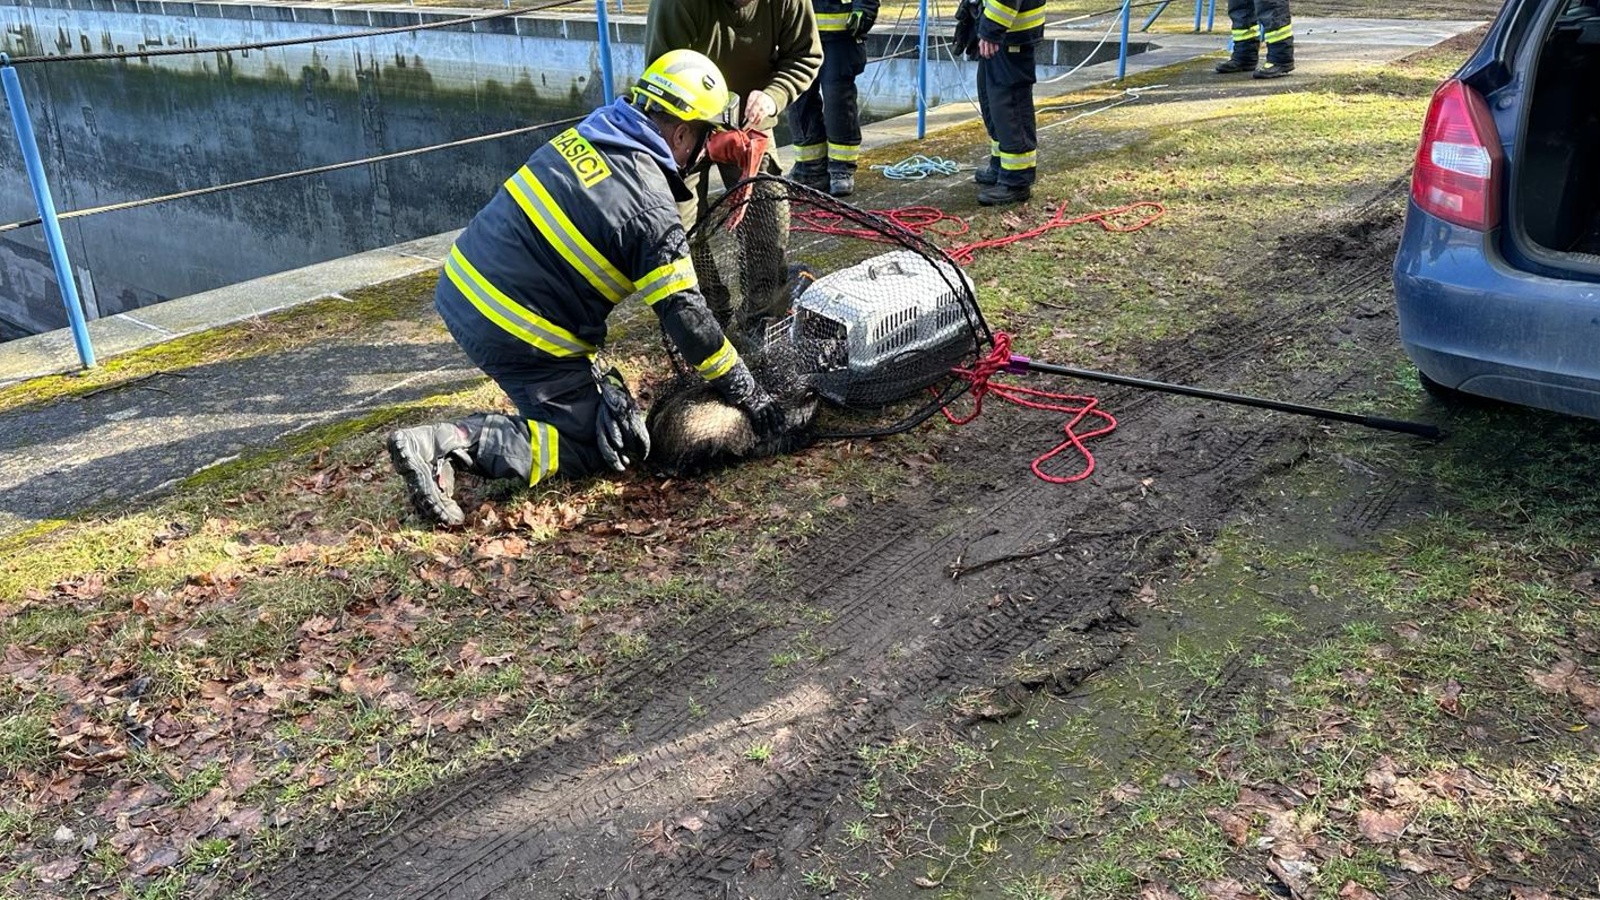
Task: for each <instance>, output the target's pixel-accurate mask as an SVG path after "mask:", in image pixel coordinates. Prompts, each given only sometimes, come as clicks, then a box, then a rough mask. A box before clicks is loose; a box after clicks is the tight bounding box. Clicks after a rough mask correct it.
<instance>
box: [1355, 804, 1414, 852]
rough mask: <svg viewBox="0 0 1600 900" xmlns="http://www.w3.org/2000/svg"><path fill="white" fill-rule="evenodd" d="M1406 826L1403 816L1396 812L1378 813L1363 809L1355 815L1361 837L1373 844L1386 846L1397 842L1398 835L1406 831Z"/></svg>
mask: <svg viewBox="0 0 1600 900" xmlns="http://www.w3.org/2000/svg"><path fill="white" fill-rule="evenodd" d="M1406 825H1407V821H1406V817H1405V815H1403V814H1402V813H1400V812H1399V811H1398V810H1392V809H1391V810H1385V811H1383V812H1378V811H1377V810H1372V809H1363V810H1361V811H1360V812H1358V813H1356V827H1357V828H1358V829H1360V831H1361V836H1362V837H1364V838H1366V839H1367V840H1369V841H1372V842H1373V843H1374V844H1388V843H1393V842H1394V841H1396V840H1399V838H1400V835H1401V834H1402V833H1403V832H1404V831H1405V830H1406Z"/></svg>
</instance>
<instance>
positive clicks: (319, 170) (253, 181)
mask: <svg viewBox="0 0 1600 900" xmlns="http://www.w3.org/2000/svg"><path fill="white" fill-rule="evenodd" d="M583 118H584V117H583V116H572V117H570V118H566V119H558V120H556V121H554V122H541V123H540V124H538V125H524V126H523V127H521V128H512V129H510V130H508V131H497V132H495V133H494V134H482V135H479V136H477V137H470V138H462V139H461V140H458V141H448V142H446V143H443V144H433V145H432V146H428V147H417V148H415V149H412V150H397V151H395V152H393V153H384V154H381V155H378V156H369V157H366V158H365V159H352V160H348V161H346V162H337V163H330V164H328V165H325V166H313V167H312V168H309V169H299V170H296V171H294V172H283V173H281V174H278V175H263V176H261V177H260V178H247V179H245V180H244V181H235V182H231V183H229V184H217V185H212V186H211V187H203V188H195V189H193V190H188V191H178V192H177V193H175V194H162V195H161V196H159V197H146V198H144V199H143V200H127V201H124V202H122V203H110V204H107V205H105V206H92V207H88V208H86V209H74V210H69V211H67V212H64V213H61V214H59V215H57V216H56V218H57V219H58V220H64V219H78V218H82V217H84V216H92V215H96V214H99V213H105V212H117V211H120V210H125V209H138V208H139V207H141V206H154V205H155V204H157V203H166V202H168V201H171V200H184V199H187V198H189V197H203V196H205V195H206V194H216V193H220V192H222V191H231V190H234V189H236V188H243V187H255V186H256V185H262V184H271V183H273V182H275V181H287V180H288V179H290V178H300V177H303V176H306V175H320V174H323V173H325V172H337V171H339V170H340V169H350V168H354V167H356V166H364V165H369V164H371V163H380V162H388V161H389V160H393V159H403V158H405V157H407V156H417V155H419V154H423V153H432V152H434V151H435V150H448V149H450V148H452V147H465V146H467V145H469V144H478V143H482V142H484V141H493V140H498V139H499V138H504V137H512V136H515V135H519V134H527V133H529V132H531V131H539V130H540V129H544V128H558V127H560V126H562V125H572V124H574V123H577V122H581V121H583ZM42 221H44V220H43V219H38V218H34V219H27V220H25V221H22V222H12V223H10V224H9V225H0V234H4V233H6V232H8V231H16V230H17V229H19V228H28V227H31V226H34V225H38V224H40V223H41V222H42Z"/></svg>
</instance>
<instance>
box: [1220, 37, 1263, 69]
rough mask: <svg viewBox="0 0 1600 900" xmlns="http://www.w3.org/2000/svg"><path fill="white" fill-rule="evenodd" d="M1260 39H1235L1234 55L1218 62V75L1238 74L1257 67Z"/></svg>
mask: <svg viewBox="0 0 1600 900" xmlns="http://www.w3.org/2000/svg"><path fill="white" fill-rule="evenodd" d="M1260 54H1261V42H1260V41H1235V42H1234V44H1233V55H1232V56H1230V57H1228V58H1227V59H1225V60H1223V61H1222V62H1219V63H1217V69H1216V71H1217V74H1218V75H1237V74H1239V73H1240V72H1249V71H1250V70H1252V69H1254V68H1255V67H1256V60H1257V59H1259V58H1260Z"/></svg>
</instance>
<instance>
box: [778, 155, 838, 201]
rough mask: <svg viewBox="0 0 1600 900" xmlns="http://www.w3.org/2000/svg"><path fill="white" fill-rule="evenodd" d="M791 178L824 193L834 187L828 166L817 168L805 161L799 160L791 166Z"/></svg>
mask: <svg viewBox="0 0 1600 900" xmlns="http://www.w3.org/2000/svg"><path fill="white" fill-rule="evenodd" d="M789 180H790V181H793V182H797V183H799V184H803V185H805V186H806V187H808V188H811V189H812V190H814V191H821V192H822V193H824V194H826V193H828V189H829V188H831V187H833V185H832V183H831V182H830V181H829V179H828V170H827V169H826V168H815V167H813V166H810V165H807V164H806V163H803V162H797V163H795V164H794V165H793V166H790V167H789Z"/></svg>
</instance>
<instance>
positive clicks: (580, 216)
mask: <svg viewBox="0 0 1600 900" xmlns="http://www.w3.org/2000/svg"><path fill="white" fill-rule="evenodd" d="M680 193H684V191H683V187H682V182H681V179H679V177H678V174H677V166H676V163H675V162H673V160H672V155H671V152H670V151H669V150H668V149H667V145H666V142H665V141H664V140H663V139H662V138H661V135H660V134H659V133H658V132H657V131H656V130H655V127H654V126H653V125H651V124H650V122H649V120H648V119H646V118H645V116H644V115H643V114H642V113H641V112H639V111H638V110H637V109H634V108H633V107H632V106H630V105H628V103H627V101H625V100H618V101H616V102H615V103H613V104H611V105H609V106H605V107H602V108H600V109H598V110H596V111H595V112H594V113H592V114H590V115H589V116H588V117H587V118H586V119H584V121H583V122H581V123H580V124H579V125H578V126H577V127H576V128H571V129H568V130H566V131H564V132H562V133H561V134H559V135H557V136H556V137H554V138H552V139H551V140H550V141H549V143H546V144H545V145H544V146H542V147H540V148H539V149H538V150H535V151H534V153H533V155H532V156H530V157H529V158H528V161H527V163H526V164H525V165H523V166H522V168H520V169H518V170H517V171H516V172H515V173H513V174H512V176H511V177H510V178H508V179H507V180H506V181H505V183H504V184H502V185H501V186H500V190H499V191H498V192H496V194H495V196H494V198H493V199H492V200H490V201H489V203H488V205H487V206H485V207H484V208H483V209H482V210H480V211H479V212H478V214H477V215H476V216H475V217H474V218H473V219H472V222H471V223H470V224H469V225H468V226H467V228H466V230H465V231H463V232H462V233H461V235H460V237H458V238H457V239H456V242H455V246H453V247H452V248H451V249H450V254H449V257H448V258H447V259H446V261H445V266H444V278H443V279H441V285H440V290H439V292H438V302H440V303H452V302H453V303H462V304H470V306H471V307H472V308H473V309H476V310H477V312H478V313H479V314H481V315H482V316H483V318H484V319H485V320H486V321H487V322H488V323H492V324H493V325H494V326H495V327H498V328H501V329H504V330H505V331H507V332H509V333H511V334H513V335H515V336H516V337H518V338H519V339H521V340H523V341H525V342H527V343H528V344H529V345H530V346H531V347H533V348H535V349H536V350H538V351H539V352H541V353H544V354H547V355H549V356H552V357H558V358H565V357H575V356H592V355H594V353H595V352H596V351H597V350H598V349H599V348H600V347H601V346H603V345H604V344H605V340H606V318H607V317H608V316H609V315H610V314H611V310H612V309H613V308H614V307H615V306H616V304H618V303H620V302H621V301H623V300H625V299H627V298H628V297H631V296H634V295H638V296H639V298H640V299H641V300H642V301H643V302H644V303H645V304H646V305H648V306H649V307H650V308H651V309H652V310H654V311H655V312H656V314H657V315H658V316H659V317H660V318H661V320H662V326H663V328H664V330H665V331H666V333H667V335H668V336H669V337H670V338H671V339H672V341H673V342H674V343H675V344H676V345H677V347H678V349H679V351H680V352H682V354H683V356H684V358H685V359H687V360H689V361H690V362H691V363H694V364H696V365H697V367H698V368H699V369H700V371H702V372H703V373H704V374H705V375H706V377H707V378H708V379H711V378H715V377H717V376H719V375H722V374H725V373H726V372H727V371H728V370H729V369H730V368H732V366H733V365H734V364H735V363H737V362H738V361H739V358H738V354H737V353H732V347H731V345H729V344H728V342H727V339H726V338H725V337H724V335H723V333H722V329H721V328H720V327H718V325H717V322H716V319H715V317H714V316H713V315H712V314H711V312H710V310H709V309H708V308H707V307H706V303H705V298H704V297H702V296H701V294H700V287H699V282H698V280H697V279H696V278H695V271H694V265H693V263H692V261H691V260H690V257H689V245H688V241H687V239H686V237H685V234H684V230H683V222H682V220H681V219H680V218H679V217H678V210H677V205H676V202H675V201H676V198H677V196H678V195H679V194H680ZM446 284H448V285H449V286H450V288H453V290H451V289H449V288H447V287H446V286H445V285H446ZM729 353H732V357H731V359H730V358H729Z"/></svg>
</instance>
